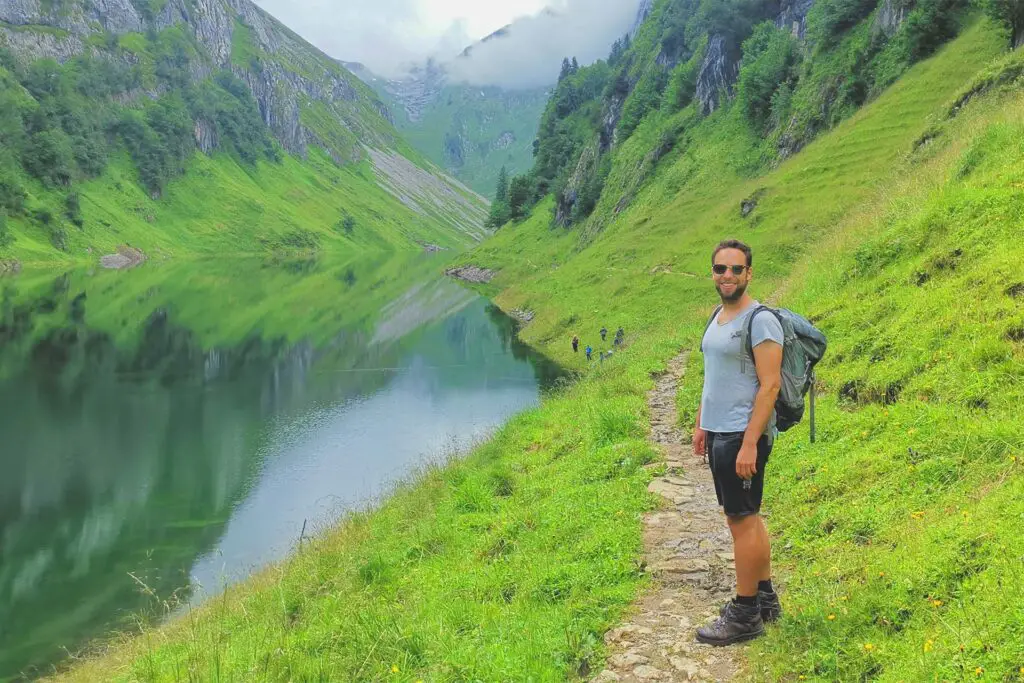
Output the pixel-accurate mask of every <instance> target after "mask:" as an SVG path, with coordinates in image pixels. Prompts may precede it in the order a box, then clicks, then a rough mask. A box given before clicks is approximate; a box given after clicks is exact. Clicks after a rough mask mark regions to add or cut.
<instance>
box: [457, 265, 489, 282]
mask: <svg viewBox="0 0 1024 683" xmlns="http://www.w3.org/2000/svg"><path fill="white" fill-rule="evenodd" d="M444 274H445V275H447V276H448V277H452V278H455V279H456V280H462V281H463V282H472V283H473V284H484V283H487V282H490V281H491V280H492V279H493V278H494V276H495V275H496V274H497V273H495V272H494V271H493V270H489V269H487V268H478V267H477V266H460V267H458V268H449V269H448V270H446V271H444Z"/></svg>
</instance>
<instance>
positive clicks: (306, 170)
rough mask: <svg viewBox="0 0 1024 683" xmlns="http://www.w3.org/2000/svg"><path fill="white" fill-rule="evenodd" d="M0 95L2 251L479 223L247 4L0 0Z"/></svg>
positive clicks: (253, 241)
mask: <svg viewBox="0 0 1024 683" xmlns="http://www.w3.org/2000/svg"><path fill="white" fill-rule="evenodd" d="M0 88H2V93H0V97H2V99H3V105H4V107H3V108H4V113H5V115H4V117H3V122H2V125H0V141H2V142H3V146H4V152H3V153H2V154H0V188H2V191H0V209H2V210H3V211H4V212H5V213H6V220H5V221H3V225H2V226H0V255H2V254H3V250H5V249H6V250H7V251H8V252H10V253H13V254H15V255H22V256H23V257H25V258H28V259H29V260H32V259H42V260H45V259H47V258H53V255H54V253H53V247H56V248H57V249H59V250H63V251H66V252H68V253H69V254H72V255H81V254H83V253H84V252H85V251H86V250H89V249H111V248H114V247H116V245H117V244H118V243H120V242H127V241H131V243H132V244H134V245H136V246H139V247H142V248H143V249H147V248H148V249H152V250H157V251H167V252H173V253H178V252H191V251H209V250H219V251H223V250H259V249H268V248H269V249H274V248H310V247H315V246H318V245H329V244H334V245H337V246H339V247H342V248H360V247H362V248H369V247H380V246H400V245H412V244H414V243H417V242H419V243H428V242H429V243H437V244H441V245H444V246H455V245H459V244H465V243H467V242H471V241H473V240H476V239H479V238H480V237H482V236H483V235H484V234H485V232H484V229H483V227H482V222H483V221H482V218H483V215H484V211H485V205H486V202H485V201H484V200H483V199H482V198H480V197H479V196H477V195H476V194H475V193H473V192H472V191H470V190H468V189H467V188H465V187H463V186H462V185H461V184H460V183H458V182H457V181H455V180H453V179H452V178H450V177H447V176H446V175H445V174H444V173H443V172H442V171H441V170H440V169H439V168H438V167H437V166H436V165H434V164H432V163H430V162H429V161H428V160H427V159H425V158H424V157H423V156H422V155H421V154H419V153H417V152H416V151H415V150H414V149H413V148H412V147H410V146H409V145H408V144H407V143H405V142H404V140H403V139H402V138H401V135H400V134H399V133H398V131H396V130H395V127H394V126H393V125H392V123H391V121H390V114H389V112H388V109H387V107H386V106H385V104H384V103H383V102H382V101H381V100H380V99H379V98H378V97H377V96H376V95H375V94H374V92H373V91H372V90H371V89H370V88H368V87H366V86H365V85H364V84H363V83H362V82H361V81H360V80H359V79H358V78H356V77H355V76H353V75H352V74H351V73H350V72H348V71H347V70H345V69H344V68H343V67H342V66H340V65H339V64H338V63H337V62H335V61H334V60H332V59H330V58H329V57H327V56H326V55H324V54H323V53H322V52H320V51H319V50H317V49H316V48H314V47H313V46H311V45H309V44H308V43H307V42H305V41H304V40H302V39H301V38H300V37H299V36H297V35H296V34H295V33H293V32H292V31H290V30H289V29H288V28H286V27H285V26H283V25H282V24H281V23H279V22H278V21H277V20H275V19H274V18H273V17H271V16H270V15H269V14H267V13H266V12H264V11H263V10H261V9H259V8H258V7H256V6H255V5H254V4H252V3H251V2H249V1H248V0H224V1H222V0H166V1H163V0H162V1H154V0H0ZM353 221H354V222H355V225H353ZM115 225H116V226H117V228H114V227H113V226H115ZM181 226H186V227H183V228H182V227H181ZM171 231H173V232H174V233H176V234H171Z"/></svg>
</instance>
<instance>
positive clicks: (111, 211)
mask: <svg viewBox="0 0 1024 683" xmlns="http://www.w3.org/2000/svg"><path fill="white" fill-rule="evenodd" d="M79 191H80V194H81V197H82V200H81V203H82V214H83V217H84V219H85V224H84V227H83V228H82V229H81V230H79V229H78V228H74V227H72V226H68V227H67V228H66V231H67V234H68V237H69V250H68V252H67V253H61V252H58V251H56V250H55V249H53V247H52V246H51V244H50V242H49V240H48V238H47V236H46V235H45V234H43V232H42V231H41V230H40V229H39V228H38V227H37V226H36V225H35V224H33V223H30V222H28V221H26V220H25V219H23V218H21V217H11V218H9V219H8V226H9V228H10V231H11V234H12V235H14V237H15V241H14V242H13V244H11V245H10V246H9V247H8V248H7V249H0V258H6V257H11V258H18V259H20V260H21V261H22V262H24V263H26V264H33V263H35V264H42V263H55V262H60V261H68V260H78V261H91V260H95V259H96V258H98V256H99V255H100V254H109V253H114V251H115V250H116V249H117V247H118V245H121V244H130V245H132V246H135V247H138V248H140V249H142V250H143V251H144V252H146V254H147V255H149V256H150V257H152V258H157V259H163V258H171V257H188V256H205V255H224V254H228V255H239V254H257V253H267V252H273V251H280V250H286V251H294V250H295V248H294V247H293V246H291V245H289V244H288V243H287V241H286V238H287V236H288V235H290V234H294V233H295V232H296V231H298V232H299V233H301V234H308V235H310V236H313V237H314V238H315V239H316V240H317V241H318V243H319V245H320V247H319V248H320V249H321V250H324V251H331V252H334V253H338V254H355V253H357V252H365V251H366V250H370V249H392V248H408V247H411V246H414V245H415V243H416V242H431V243H434V244H439V245H441V246H446V247H458V246H464V245H465V243H466V240H465V238H463V237H460V236H459V235H458V234H457V233H456V232H454V231H452V230H450V229H449V228H448V227H447V226H446V225H445V224H444V215H443V213H438V214H436V215H434V216H429V215H421V214H418V213H416V212H414V211H413V210H411V209H408V208H406V207H405V206H404V205H402V204H400V203H399V202H398V201H396V200H395V199H394V197H393V196H392V195H390V194H388V193H387V192H386V191H385V190H384V189H382V188H381V187H380V186H379V185H378V184H377V178H376V173H375V171H374V169H373V167H372V165H371V164H370V162H369V161H361V162H359V163H358V164H355V165H349V166H337V165H336V164H335V163H334V162H333V161H332V160H331V159H329V158H328V157H327V155H326V154H324V153H323V152H321V151H320V150H319V149H318V148H311V149H310V153H309V157H308V158H307V159H306V160H305V161H300V160H299V159H296V158H294V157H291V156H287V155H286V156H284V157H283V159H282V161H281V162H280V163H273V162H259V163H258V164H256V166H254V167H250V166H246V165H242V164H240V163H238V162H236V161H235V160H233V159H232V158H231V157H229V156H228V155H226V154H217V155H214V156H213V157H207V156H205V155H203V154H199V153H197V154H195V155H194V156H193V158H192V160H191V162H190V163H189V167H188V171H187V172H186V174H185V175H184V176H183V177H181V178H178V179H176V180H174V181H172V182H171V183H170V184H169V185H168V187H167V189H166V191H165V192H164V196H163V197H161V198H160V199H159V200H154V199H152V198H150V197H149V196H147V195H146V193H145V192H143V191H142V189H141V188H139V186H138V184H137V182H136V172H135V170H134V168H133V166H132V165H131V163H130V162H129V161H128V160H127V159H122V160H120V161H114V162H113V163H111V165H110V167H109V168H108V170H107V172H106V173H105V174H104V175H103V176H102V177H101V178H98V179H96V180H92V181H88V182H86V183H84V184H83V185H81V186H80V189H79ZM33 199H34V205H36V206H40V207H46V208H49V209H50V210H51V211H52V212H53V213H54V215H56V216H60V215H61V214H62V212H63V208H62V204H61V202H62V197H61V196H60V195H58V194H55V193H49V192H47V191H45V190H44V189H43V188H42V187H38V188H35V193H34V195H33ZM346 212H347V213H348V214H350V215H352V216H353V217H354V218H355V219H356V227H355V229H354V230H353V231H352V234H351V235H349V234H347V233H346V232H345V231H344V230H343V229H342V228H341V227H340V226H339V223H340V222H341V220H342V218H343V216H344V215H345V213H346Z"/></svg>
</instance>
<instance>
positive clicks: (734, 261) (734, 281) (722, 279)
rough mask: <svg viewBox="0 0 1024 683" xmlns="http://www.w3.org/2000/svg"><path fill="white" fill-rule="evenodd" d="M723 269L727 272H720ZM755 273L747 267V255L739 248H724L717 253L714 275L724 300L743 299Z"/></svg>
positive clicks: (716, 287)
mask: <svg viewBox="0 0 1024 683" xmlns="http://www.w3.org/2000/svg"><path fill="white" fill-rule="evenodd" d="M721 270H724V271H725V272H724V273H720V272H719V271H721ZM736 271H739V274H737V272H736ZM753 275H754V274H753V271H752V270H751V269H750V268H748V267H747V255H746V254H744V253H743V252H742V251H740V250H739V249H723V250H721V251H720V252H718V253H717V254H716V255H715V265H714V266H713V267H712V277H713V278H714V280H715V289H717V290H718V295H719V296H720V297H722V301H724V302H728V303H732V302H735V301H739V300H740V299H742V298H743V294H744V292H746V291H747V285H749V284H750V280H751V278H752V277H753Z"/></svg>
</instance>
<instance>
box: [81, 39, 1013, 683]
mask: <svg viewBox="0 0 1024 683" xmlns="http://www.w3.org/2000/svg"><path fill="white" fill-rule="evenodd" d="M1005 44H1006V43H1005V35H1004V34H1003V33H1002V32H1001V31H998V30H996V29H994V28H993V27H992V26H991V25H990V24H988V23H987V22H979V23H975V24H973V25H972V26H971V27H970V28H969V29H968V30H967V31H966V32H965V33H964V34H963V35H962V36H961V37H959V38H958V39H956V40H955V41H954V42H952V43H950V44H949V45H947V46H946V47H944V48H942V49H941V50H940V51H939V52H938V54H937V55H936V56H935V57H934V58H931V59H929V60H926V61H924V62H921V63H920V64H918V65H917V66H915V67H913V68H911V69H910V70H909V71H908V73H907V74H906V75H905V76H904V77H902V78H901V79H900V80H899V81H897V82H896V83H895V85H893V86H892V87H891V88H889V89H888V90H886V91H885V92H884V93H882V94H881V95H880V96H879V97H878V99H877V100H876V101H874V102H873V103H872V104H869V105H867V106H866V107H864V108H863V109H862V110H860V111H859V112H857V113H856V114H854V115H853V116H851V117H850V118H848V119H847V120H845V121H844V122H843V123H841V124H839V125H838V127H837V128H836V129H835V130H834V131H833V132H831V133H828V134H826V135H823V136H821V137H819V138H818V140H817V141H816V142H814V143H812V144H810V145H809V146H808V147H807V148H806V149H804V150H803V151H802V152H800V153H799V154H797V155H795V156H794V157H793V158H791V159H789V160H788V161H786V162H785V163H783V164H781V165H780V166H779V167H778V168H777V169H775V170H772V171H770V172H767V173H764V174H761V175H755V176H753V177H751V175H750V174H749V173H741V172H739V171H738V170H737V169H736V167H735V165H734V164H733V161H734V160H735V159H736V158H737V157H736V155H735V154H734V152H736V151H737V150H738V151H741V152H742V151H744V150H749V149H750V148H751V147H750V146H749V145H750V144H756V140H755V141H751V140H750V139H749V138H742V137H740V136H737V135H736V134H735V131H736V130H737V129H736V128H735V127H733V126H734V124H733V123H731V122H732V121H734V120H733V119H731V118H730V117H734V116H737V114H736V113H735V110H729V109H728V108H727V109H726V110H721V111H719V112H717V113H716V114H715V115H713V116H712V117H710V118H708V119H705V120H704V121H703V122H702V123H700V124H699V125H700V126H701V127H700V128H698V129H696V130H697V131H698V132H699V133H700V134H699V135H698V134H694V135H693V137H692V140H693V141H694V143H693V144H692V145H690V146H689V147H688V151H687V152H686V153H685V154H677V155H676V156H674V157H672V158H670V159H668V160H666V161H665V162H664V163H663V164H659V165H658V167H657V169H656V172H655V173H653V174H652V177H651V180H649V181H648V182H647V183H646V184H644V185H643V187H642V188H641V189H640V190H639V191H638V192H637V194H636V199H635V201H634V202H633V203H632V205H631V206H630V207H629V208H627V209H625V210H623V211H621V212H619V213H618V214H617V215H614V216H609V217H608V221H607V223H606V224H605V225H604V226H603V230H602V231H601V232H600V234H588V233H587V232H586V231H575V232H568V231H552V230H551V229H550V227H549V224H550V213H549V210H550V208H551V206H552V204H553V200H552V199H551V198H548V199H546V200H544V202H542V203H541V204H540V206H539V207H538V208H537V210H535V211H534V212H533V214H532V216H531V217H530V218H529V219H527V220H526V221H524V222H522V223H520V224H512V225H509V226H506V227H505V228H503V229H502V230H501V231H500V232H499V233H498V235H497V236H496V237H495V238H493V239H492V240H491V241H489V242H488V243H486V244H484V245H482V246H481V247H480V248H478V249H477V250H476V251H475V252H473V253H471V254H470V255H468V256H467V257H465V258H466V260H467V261H472V262H473V263H477V264H479V265H482V266H489V267H494V268H498V269H500V273H499V275H498V277H497V278H496V280H495V281H494V282H493V283H492V284H491V285H490V286H489V288H490V291H491V292H493V293H495V294H497V295H498V301H499V303H500V304H501V305H502V306H503V307H504V308H506V309H513V308H526V309H530V310H532V311H534V312H535V313H536V317H535V318H534V320H533V322H531V323H530V325H528V326H527V327H526V328H525V329H524V330H523V335H522V336H523V337H524V338H525V339H526V340H528V341H529V342H531V343H533V344H535V345H537V346H539V347H540V348H542V349H544V350H546V351H547V352H548V353H550V354H551V355H552V356H553V357H555V358H556V359H558V360H560V361H562V362H563V363H564V364H566V365H567V366H569V367H575V368H576V369H578V370H579V371H580V372H581V373H582V375H581V378H580V380H579V381H578V382H577V383H575V384H574V385H573V386H571V387H569V388H566V389H565V390H563V391H561V392H559V393H557V394H556V395H553V396H551V397H549V398H548V400H546V401H545V403H544V404H543V405H542V406H541V407H540V408H538V409H536V410H533V411H530V412H528V413H527V414H525V415H523V416H521V417H519V418H517V419H515V420H513V421H512V422H511V423H510V424H509V425H508V426H506V427H505V428H504V429H502V430H501V431H500V432H499V433H498V434H496V435H495V437H494V439H492V440H491V441H490V442H488V443H487V444H484V445H482V446H481V447H480V448H478V449H477V450H476V451H474V453H472V454H471V455H470V456H469V458H468V459H467V460H466V461H464V462H460V463H455V464H452V465H450V466H449V467H447V468H443V469H439V470H437V471H432V472H428V473H425V474H424V476H423V477H422V478H421V479H420V480H419V482H418V483H417V484H416V485H414V486H410V487H407V488H405V489H403V490H401V491H399V492H398V493H397V495H396V496H395V497H394V498H392V499H391V500H389V501H388V502H387V503H385V504H384V505H383V507H382V508H381V509H380V510H378V511H376V512H373V513H370V514H366V515H360V516H358V517H355V518H353V519H352V520H351V521H350V522H349V523H348V524H346V525H344V526H343V527H341V528H339V529H337V530H335V531H333V532H331V533H330V534H328V535H327V536H326V537H325V538H323V539H322V540H321V541H320V542H319V543H318V544H317V545H316V546H314V547H312V548H310V549H307V550H306V551H304V552H303V553H301V554H299V555H297V556H295V557H294V558H292V559H291V560H290V561H288V562H286V563H284V564H282V565H281V566H279V567H275V568H272V569H270V570H268V571H267V572H265V573H264V574H263V575H262V577H261V578H260V579H259V580H257V581H254V582H253V583H251V584H248V585H246V586H242V587H240V588H239V589H237V590H235V591H232V592H230V593H229V594H228V595H227V596H225V597H224V599H223V600H218V601H217V602H216V603H213V604H210V605H208V606H207V607H205V608H204V609H203V610H201V611H199V612H198V613H197V614H195V615H193V616H192V617H190V618H188V619H184V620H180V621H178V622H175V623H173V624H171V625H169V626H168V627H166V628H162V629H157V630H154V631H145V632H144V633H143V634H142V635H140V636H139V637H136V638H132V639H128V640H126V641H124V642H121V643H120V644H118V645H116V646H115V647H114V648H113V649H112V650H111V651H110V652H109V653H108V654H107V655H106V656H105V657H103V658H100V659H97V660H94V661H91V662H88V663H86V664H84V665H82V666H81V667H79V668H77V669H75V670H73V671H72V672H71V674H70V675H69V678H71V679H74V680H95V679H98V678H100V679H109V680H153V681H157V680H173V679H174V678H175V677H176V676H181V675H183V674H182V672H186V671H187V672H189V675H192V676H196V677H199V678H203V677H210V678H212V677H214V676H215V675H217V676H221V677H225V676H232V675H233V676H243V677H250V678H256V679H257V680H260V679H262V680H277V679H280V678H339V679H392V680H409V681H414V680H466V679H483V680H491V679H500V680H525V679H527V678H529V677H531V676H532V677H533V678H534V679H535V680H557V679H576V678H587V677H588V676H589V675H591V674H592V672H594V671H598V670H600V668H599V667H600V664H601V659H602V652H603V649H602V648H603V645H602V635H603V633H604V632H605V631H606V630H607V629H608V628H610V627H611V626H613V625H615V624H616V623H618V622H619V620H620V618H621V615H622V613H623V610H624V609H625V608H626V606H627V605H628V604H629V603H630V601H631V600H632V599H633V598H634V597H635V595H636V594H637V591H638V590H640V589H642V588H643V586H644V585H645V582H646V580H647V579H646V578H645V576H644V574H643V571H642V569H641V567H640V565H639V562H638V561H639V554H640V547H641V544H640V518H641V514H642V513H643V512H644V511H645V510H647V509H649V508H650V507H651V506H652V505H653V504H654V501H653V500H652V499H650V498H649V497H648V496H647V495H646V494H645V493H644V485H645V483H646V481H647V479H648V477H649V476H650V475H649V473H647V472H645V471H644V470H642V469H640V466H641V465H642V464H643V463H645V462H648V461H649V460H650V458H651V457H652V453H651V450H650V447H649V445H648V444H647V443H646V439H645V436H646V427H647V424H646V416H645V414H644V393H645V392H646V391H647V390H648V389H649V388H650V386H651V379H650V374H651V373H652V372H656V371H657V370H659V369H660V368H663V367H664V363H665V361H666V360H667V359H668V358H670V357H672V356H673V355H675V354H677V353H679V352H680V351H681V350H685V349H693V348H694V346H695V343H696V340H697V337H698V336H699V333H700V330H701V329H702V326H703V323H704V321H705V319H706V315H707V314H708V312H709V311H710V310H711V307H712V305H713V303H714V298H715V297H714V290H713V287H712V284H711V281H710V277H709V276H708V275H707V273H708V270H709V257H710V252H711V249H712V247H713V246H714V244H716V243H717V242H718V241H719V240H720V239H722V238H724V237H727V236H728V237H732V236H735V237H739V238H741V239H744V240H747V241H748V242H750V243H751V244H752V245H753V247H754V250H755V262H754V265H755V270H756V273H757V278H756V280H755V285H754V287H755V292H756V294H757V295H758V296H759V297H761V298H762V299H770V300H773V301H777V302H778V303H781V304H783V305H787V306H790V307H792V308H795V309H797V310H800V311H803V312H805V313H807V314H808V315H809V316H810V317H811V318H812V319H814V320H816V321H817V323H818V324H819V325H820V326H821V328H822V329H823V330H824V331H825V332H826V333H827V334H828V336H829V338H830V342H831V346H830V351H829V354H828V356H827V357H826V361H825V363H824V364H823V366H822V368H821V372H820V379H821V382H822V391H823V396H822V399H821V402H820V406H819V416H818V426H819V442H818V443H817V444H816V445H814V446H811V445H809V444H808V441H807V431H806V425H804V426H802V427H801V428H798V429H797V430H795V431H793V432H791V433H787V434H786V435H785V436H784V437H783V438H782V439H780V441H779V442H778V445H777V449H776V453H775V455H773V460H772V465H771V469H770V474H769V477H768V491H767V494H766V500H767V503H766V507H767V509H766V512H767V516H768V523H769V528H770V530H771V532H772V533H773V536H774V538H775V549H776V560H777V574H778V579H779V582H780V584H781V585H782V587H783V591H784V592H783V602H784V605H785V607H786V609H787V615H786V617H785V619H784V620H783V621H782V622H781V624H780V625H778V626H776V627H773V628H771V629H770V630H769V635H768V637H767V638H766V639H764V640H763V641H760V642H759V643H758V644H757V645H756V646H755V648H754V650H753V651H752V654H751V657H750V668H749V671H750V672H751V675H752V676H753V677H754V678H756V679H761V680H772V681H775V680H805V679H806V680H856V679H860V680H867V679H878V680H892V681H897V680H932V679H938V680H964V679H968V678H969V679H971V680H993V681H996V680H999V681H1007V680H1017V679H1018V678H1019V676H1020V675H1021V673H1020V668H1021V667H1024V646H1022V643H1024V638H1022V637H1021V636H1022V632H1021V628H1022V627H1021V624H1022V623H1024V619H1022V614H1021V611H1020V609H1021V608H1020V605H1021V604H1022V601H1021V598H1022V597H1024V595H1022V590H1021V582H1020V581H1019V579H1020V573H1021V567H1022V566H1024V564H1022V562H1021V560H1022V558H1024V537H1022V536H1021V535H1020V534H1017V533H1016V532H1015V531H1014V530H1015V529H1016V528H1017V527H1018V526H1019V520H1020V518H1021V515H1022V514H1024V508H1022V507H1021V501H1022V500H1024V498H1022V496H1021V494H1022V492H1024V469H1022V468H1024V461H1022V458H1024V430H1022V426H1021V423H1020V420H1019V419H1018V412H1019V411H1018V410H1017V409H1016V406H1017V405H1018V404H1019V403H1020V401H1021V400H1022V399H1024V395H1022V391H1024V388H1022V386H1021V377H1022V376H1024V348H1022V346H1021V339H1022V337H1024V334H1022V333H1021V329H1022V328H1024V314H1022V308H1021V303H1020V301H1021V297H1022V296H1024V278H1022V277H1021V275H1020V273H1019V272H1018V269H1017V268H1016V266H1015V264H1016V263H1017V262H1018V261H1019V260H1020V259H1021V258H1022V257H1024V253H1022V247H1021V246H1020V241H1019V239H1018V237H1019V225H1020V220H1021V218H1022V214H1024V205H1022V203H1021V199H1020V196H1021V195H1020V192H1019V186H1020V183H1021V182H1024V178H1022V176H1021V169H1022V168H1024V166H1022V161H1024V147H1022V146H1021V144H1020V140H1022V139H1024V118H1022V116H1021V111H1024V108H1022V107H1024V94H1022V90H1021V88H1020V85H1021V82H1020V74H1021V73H1022V70H1021V68H1020V64H1021V56H1020V54H1011V55H1006V54H1004V50H1005ZM966 93H973V96H972V97H970V98H967V100H968V101H966V104H963V105H962V106H956V107H954V106H953V105H954V103H956V102H958V101H960V102H963V101H965V97H964V95H965V94H966ZM636 135H638V136H642V135H644V131H643V130H638V131H637V133H636ZM745 145H746V146H745ZM623 149H624V150H625V149H628V148H627V147H625V146H624V147H623ZM623 154H625V153H623ZM623 158H624V159H627V160H628V157H626V156H623ZM612 172H613V173H614V169H613V171H612ZM755 196H756V197H757V201H758V203H757V206H756V208H755V209H754V210H753V211H752V212H750V213H749V215H748V216H747V217H746V218H744V217H743V216H742V214H741V209H740V207H741V202H743V201H744V200H746V199H749V198H752V197H755ZM602 325H607V326H608V327H609V328H611V329H615V328H616V327H618V326H619V325H623V326H624V327H625V329H626V334H627V347H626V348H625V350H623V351H622V352H620V353H618V354H616V356H615V360H614V362H611V363H609V362H607V361H606V362H605V363H604V364H603V365H601V366H597V365H590V366H588V367H584V366H583V363H585V361H580V360H579V359H578V357H576V356H574V355H573V354H572V352H571V351H570V347H569V340H570V339H571V337H572V336H573V334H579V335H580V336H581V339H582V340H583V341H584V342H585V343H594V345H595V347H599V344H598V343H597V342H596V341H595V340H597V339H599V337H598V335H597V330H598V329H599V328H600V327H601V326H602ZM700 364H701V359H700V356H699V354H694V355H692V356H691V365H690V368H689V376H688V380H687V382H686V383H685V385H684V386H683V388H682V389H681V392H680V396H679V406H680V411H681V414H682V415H683V416H684V417H683V421H684V427H689V423H690V422H692V419H693V413H694V410H695V407H696V401H697V395H698V393H699V389H700V370H701V366H700ZM340 634H343V635H340Z"/></svg>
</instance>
